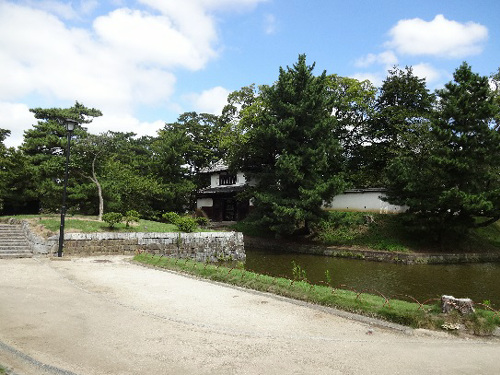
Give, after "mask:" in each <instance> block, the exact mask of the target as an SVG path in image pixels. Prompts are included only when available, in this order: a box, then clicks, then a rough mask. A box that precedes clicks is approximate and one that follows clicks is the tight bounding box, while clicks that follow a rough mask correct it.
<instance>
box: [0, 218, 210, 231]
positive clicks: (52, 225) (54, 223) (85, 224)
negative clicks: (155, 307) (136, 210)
mask: <svg viewBox="0 0 500 375" xmlns="http://www.w3.org/2000/svg"><path fill="white" fill-rule="evenodd" d="M9 217H13V218H15V219H26V220H29V221H30V222H32V223H33V224H40V225H43V226H44V227H45V228H46V229H48V230H49V231H52V232H58V231H59V227H60V225H61V221H60V220H61V219H60V216H59V215H43V216H40V215H19V216H3V217H1V218H0V219H7V218H9ZM65 230H66V231H71V230H73V231H77V232H83V233H93V232H110V231H112V232H160V233H168V232H177V231H178V229H177V226H175V225H173V224H166V223H160V222H157V221H151V220H142V219H141V220H139V223H134V224H131V225H130V227H128V228H127V227H126V225H125V224H124V223H119V224H115V226H114V227H113V228H109V226H108V224H107V223H106V222H103V221H97V217H93V216H74V217H73V216H66V220H65ZM197 231H198V232H200V231H205V230H204V229H202V228H199V229H198V230H197Z"/></svg>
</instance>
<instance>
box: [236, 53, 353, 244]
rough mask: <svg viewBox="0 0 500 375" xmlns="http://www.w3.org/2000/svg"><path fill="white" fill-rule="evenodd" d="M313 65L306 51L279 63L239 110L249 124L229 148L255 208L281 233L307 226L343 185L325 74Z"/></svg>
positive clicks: (318, 215)
mask: <svg viewBox="0 0 500 375" xmlns="http://www.w3.org/2000/svg"><path fill="white" fill-rule="evenodd" d="M313 70H314V64H313V65H312V66H309V65H307V64H306V56H305V55H300V56H299V59H298V62H297V63H296V64H294V65H293V66H292V67H287V68H286V69H283V68H280V71H279V78H278V80H277V82H275V84H274V85H272V86H262V87H261V89H260V95H259V97H258V98H255V100H254V101H253V103H252V104H251V105H249V106H248V107H247V108H245V109H244V110H243V111H242V117H241V120H240V121H243V123H244V128H246V129H247V130H246V132H245V133H244V134H243V137H240V143H238V144H235V145H234V146H233V149H232V154H233V157H232V161H233V167H234V168H237V169H240V170H242V171H243V172H244V173H245V175H246V176H247V177H248V178H249V179H250V180H252V181H254V183H255V186H254V187H253V188H252V194H253V197H254V204H255V211H256V214H257V215H258V216H259V217H260V221H261V223H263V224H266V225H268V226H269V227H270V229H271V230H273V231H274V232H276V233H279V234H286V233H292V232H294V231H295V230H297V229H299V228H301V227H304V228H306V229H307V227H308V226H309V224H310V223H312V222H315V221H317V220H319V218H320V217H321V216H322V210H321V206H322V203H323V201H328V200H330V199H331V198H332V197H333V196H334V195H335V194H337V193H339V192H340V191H341V190H342V188H343V186H344V184H343V179H342V177H341V176H340V175H339V171H340V169H341V165H342V161H341V160H340V157H341V149H340V145H339V142H338V140H337V139H336V138H335V137H334V136H332V134H333V132H334V130H335V127H336V126H337V121H336V119H335V117H332V115H331V114H332V110H333V106H332V101H331V100H330V98H329V96H328V89H329V82H328V77H327V75H326V72H323V73H322V74H321V75H319V76H315V75H314V74H313Z"/></svg>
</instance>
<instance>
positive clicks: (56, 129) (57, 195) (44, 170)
mask: <svg viewBox="0 0 500 375" xmlns="http://www.w3.org/2000/svg"><path fill="white" fill-rule="evenodd" d="M30 111H31V112H33V114H34V115H35V118H37V119H38V120H39V121H38V123H37V124H35V125H33V128H32V129H29V130H26V131H25V132H24V142H23V144H22V145H21V148H20V149H21V151H22V152H23V154H24V155H25V156H26V157H27V158H28V166H29V172H30V175H31V177H32V183H31V186H30V187H29V188H28V189H29V190H30V191H29V192H28V194H29V195H31V196H34V197H36V199H37V200H38V201H39V202H40V206H41V208H42V209H43V210H47V211H52V212H54V211H56V210H57V209H58V207H59V206H60V200H61V195H62V187H63V186H62V185H63V184H62V181H63V178H64V163H65V157H64V155H65V150H66V148H67V140H66V129H65V126H64V125H63V124H62V122H61V120H63V119H65V118H71V119H74V120H76V121H78V123H79V124H80V125H81V124H87V123H90V122H91V121H92V119H93V118H94V117H97V116H101V115H102V113H101V112H100V111H99V110H97V109H94V108H87V107H85V106H84V105H82V104H80V103H78V102H76V103H75V105H74V106H73V107H71V108H48V109H44V108H33V109H30ZM86 132H87V130H86V128H84V127H82V126H78V127H77V128H76V129H75V131H74V137H75V138H79V137H83V136H85V134H86ZM73 183H74V180H72V181H70V185H69V187H68V193H69V195H68V198H69V200H71V192H72V184H73Z"/></svg>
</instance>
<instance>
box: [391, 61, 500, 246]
mask: <svg viewBox="0 0 500 375" xmlns="http://www.w3.org/2000/svg"><path fill="white" fill-rule="evenodd" d="M437 95H438V97H439V100H438V103H439V104H438V106H437V108H436V112H435V115H434V118H433V120H432V128H431V132H430V135H428V136H427V137H426V138H425V139H426V140H427V141H428V142H427V143H426V144H424V145H423V146H422V147H421V148H416V149H413V150H410V151H411V152H407V153H406V154H405V155H403V156H400V157H397V158H395V159H394V161H393V162H392V164H391V168H390V171H391V173H390V177H391V178H390V179H389V181H390V183H389V195H388V200H389V202H391V203H394V204H405V205H408V206H409V215H410V219H411V223H412V224H413V225H415V226H417V227H420V228H423V229H425V230H427V231H429V232H432V233H434V235H435V238H436V239H438V240H439V239H442V238H443V235H444V234H446V233H447V232H454V233H459V232H462V233H463V232H464V231H465V230H466V229H467V228H470V227H473V226H476V225H488V224H490V223H492V222H494V221H496V220H498V219H499V218H500V167H499V164H498V160H499V157H500V134H499V133H498V132H497V131H495V130H494V128H493V126H492V125H493V120H494V118H495V116H497V115H498V107H497V106H496V105H495V103H494V95H493V94H492V91H491V88H490V85H489V82H488V78H487V77H483V76H480V75H479V74H476V73H473V72H472V71H471V67H470V66H469V65H468V64H466V63H463V64H462V65H461V66H460V67H459V68H458V69H457V70H456V71H455V73H454V74H453V81H451V82H449V83H447V84H446V85H445V87H444V89H442V90H438V91H437Z"/></svg>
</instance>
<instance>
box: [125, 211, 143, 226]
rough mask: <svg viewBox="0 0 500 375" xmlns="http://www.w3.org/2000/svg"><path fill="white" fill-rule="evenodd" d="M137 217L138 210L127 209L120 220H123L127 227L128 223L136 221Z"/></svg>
mask: <svg viewBox="0 0 500 375" xmlns="http://www.w3.org/2000/svg"><path fill="white" fill-rule="evenodd" d="M139 218H140V216H139V212H137V211H135V210H129V211H127V212H126V213H125V215H124V216H123V218H122V220H124V221H125V226H126V227H127V228H128V227H129V226H130V223H132V222H136V223H138V222H139Z"/></svg>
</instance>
